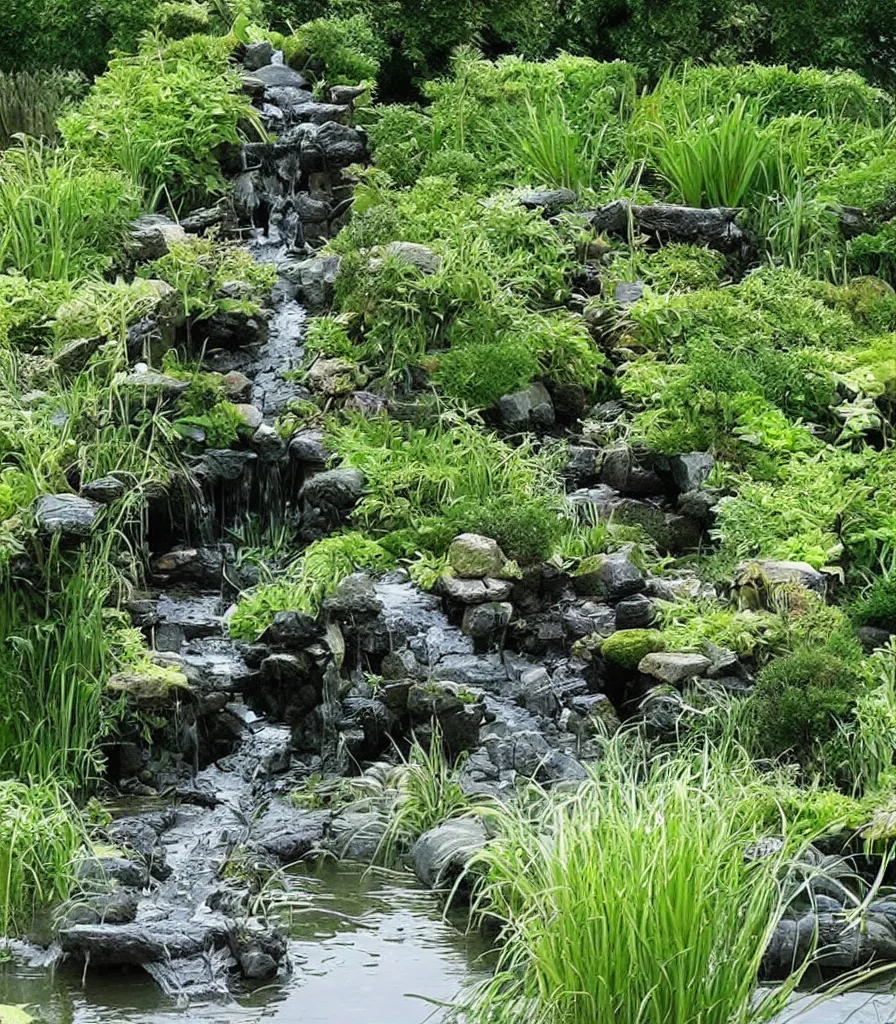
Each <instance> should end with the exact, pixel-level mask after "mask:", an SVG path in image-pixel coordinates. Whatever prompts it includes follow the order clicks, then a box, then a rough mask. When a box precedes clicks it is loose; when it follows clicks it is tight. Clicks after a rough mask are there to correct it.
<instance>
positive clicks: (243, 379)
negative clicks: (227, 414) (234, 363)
mask: <svg viewBox="0 0 896 1024" xmlns="http://www.w3.org/2000/svg"><path fill="white" fill-rule="evenodd" d="M221 387H223V389H224V395H225V397H226V398H227V399H228V401H230V402H236V403H237V404H239V403H241V402H246V401H247V400H248V398H249V395H251V393H252V381H251V380H249V378H248V377H247V376H246V375H245V374H244V373H240V371H239V370H231V371H230V372H229V373H225V374H224V377H223V378H222V380H221Z"/></svg>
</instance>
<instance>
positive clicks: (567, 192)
mask: <svg viewBox="0 0 896 1024" xmlns="http://www.w3.org/2000/svg"><path fill="white" fill-rule="evenodd" d="M518 200H519V204H520V206H524V207H525V208H526V209H527V210H542V211H543V212H544V214H545V215H546V216H552V215H553V214H555V213H558V212H559V211H560V210H562V209H563V208H564V207H565V206H572V205H573V204H574V203H575V201H576V193H575V192H574V191H573V190H572V189H571V188H550V189H527V190H526V191H524V192H521V193H520V194H519V196H518Z"/></svg>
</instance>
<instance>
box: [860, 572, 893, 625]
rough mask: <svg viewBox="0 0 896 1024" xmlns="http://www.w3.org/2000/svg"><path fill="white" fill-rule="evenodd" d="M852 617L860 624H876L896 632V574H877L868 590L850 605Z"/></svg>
mask: <svg viewBox="0 0 896 1024" xmlns="http://www.w3.org/2000/svg"><path fill="white" fill-rule="evenodd" d="M852 615H853V619H854V620H855V621H856V623H857V624H858V625H860V626H878V627H880V628H882V629H889V630H892V631H893V632H896V576H894V575H893V574H892V573H888V574H886V575H884V576H878V577H877V579H875V580H874V581H873V582H872V584H871V586H870V587H869V588H868V591H867V592H866V593H865V594H863V595H862V597H861V598H860V599H859V600H858V601H856V602H855V604H854V605H853V607H852Z"/></svg>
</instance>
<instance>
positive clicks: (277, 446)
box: [251, 423, 286, 465]
mask: <svg viewBox="0 0 896 1024" xmlns="http://www.w3.org/2000/svg"><path fill="white" fill-rule="evenodd" d="M251 444H252V448H253V449H254V450H255V451H256V452H257V453H258V458H259V460H260V461H261V462H263V463H266V464H267V465H273V464H274V463H277V462H280V460H281V459H282V458H283V457H284V455H285V454H286V442H285V441H284V440H283V438H282V437H281V436H280V435H279V434H278V433H277V431H276V429H275V428H274V427H272V426H271V425H270V424H268V423H262V424H261V426H259V427H258V429H257V430H256V431H255V433H254V434H253V435H252V438H251Z"/></svg>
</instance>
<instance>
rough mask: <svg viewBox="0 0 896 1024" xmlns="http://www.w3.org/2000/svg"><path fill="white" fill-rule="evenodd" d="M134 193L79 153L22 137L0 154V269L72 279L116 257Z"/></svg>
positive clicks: (120, 178)
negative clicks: (16, 143) (18, 143)
mask: <svg viewBox="0 0 896 1024" xmlns="http://www.w3.org/2000/svg"><path fill="white" fill-rule="evenodd" d="M136 199H137V197H136V193H135V190H134V188H133V187H132V186H131V185H130V183H129V182H128V181H127V180H126V179H125V178H124V177H123V176H122V175H121V174H119V173H117V172H115V171H109V170H103V169H101V168H99V167H97V166H95V165H94V164H92V163H91V162H90V161H89V160H86V159H84V158H83V157H82V156H80V155H79V154H78V153H73V152H70V151H68V150H66V149H57V148H55V147H51V146H48V145H46V144H44V143H43V142H40V141H35V140H33V139H32V140H24V141H23V142H22V144H21V145H19V146H14V147H12V148H11V149H7V150H4V151H3V152H2V153H0V271H2V272H7V271H10V270H15V271H19V272H20V273H22V274H25V275H26V276H28V277H34V278H44V279H48V278H55V279H59V280H71V279H74V278H77V277H83V276H85V275H87V274H90V273H93V272H97V271H102V270H104V269H106V268H108V267H109V265H110V264H111V262H112V259H113V257H114V256H116V255H118V254H119V252H120V250H121V248H122V245H123V242H124V238H125V229H126V226H127V223H128V221H129V220H130V219H131V217H133V215H134V214H135V212H136V210H137V202H136Z"/></svg>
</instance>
